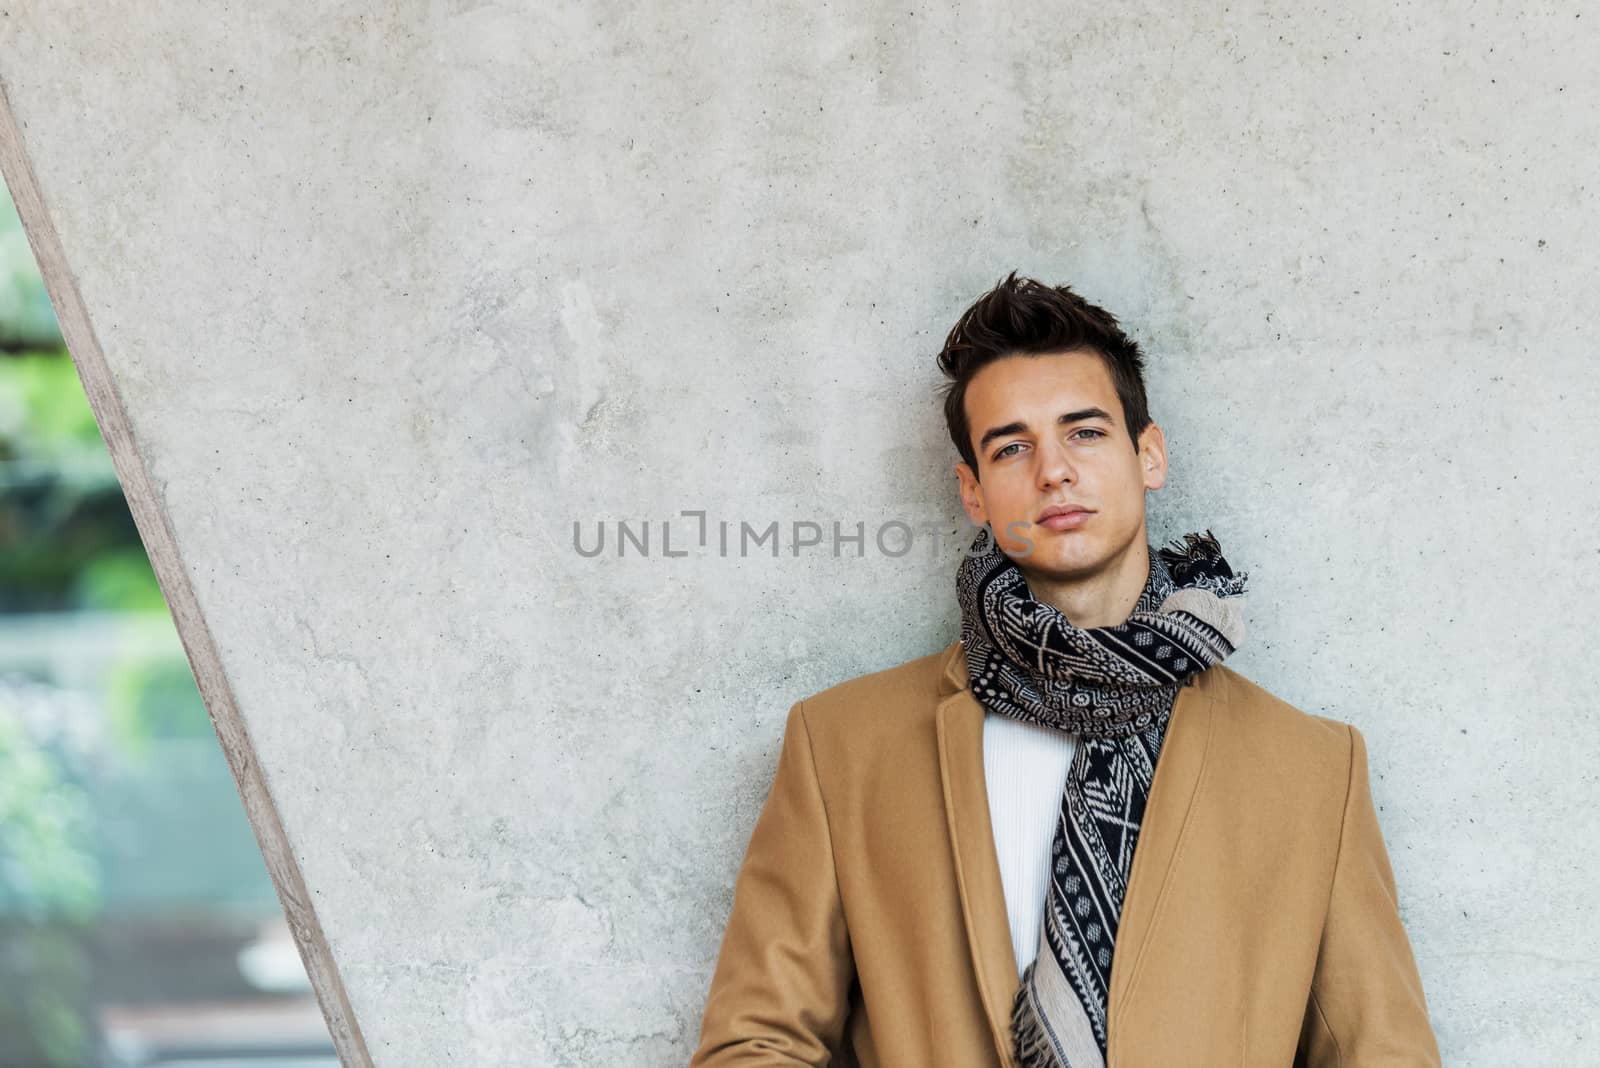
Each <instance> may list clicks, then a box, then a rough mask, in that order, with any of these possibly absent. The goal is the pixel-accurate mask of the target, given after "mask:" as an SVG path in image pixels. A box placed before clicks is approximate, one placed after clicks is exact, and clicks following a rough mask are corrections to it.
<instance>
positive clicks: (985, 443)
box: [978, 408, 1113, 452]
mask: <svg viewBox="0 0 1600 1068" xmlns="http://www.w3.org/2000/svg"><path fill="white" fill-rule="evenodd" d="M1085 419H1104V420H1105V421H1106V422H1108V423H1110V422H1113V420H1112V418H1111V413H1110V412H1108V411H1106V410H1105V409H1104V408H1079V409H1078V410H1077V411H1074V412H1062V413H1061V415H1060V416H1058V417H1057V419H1056V425H1057V426H1066V425H1067V424H1068V423H1081V422H1083V421H1084V420H1085ZM1027 429H1028V424H1027V423H1024V422H1022V421H1021V420H1018V421H1016V422H1014V423H1007V424H1006V425H1005V426H997V427H991V428H990V429H988V430H985V431H984V432H983V438H982V440H980V441H979V442H978V451H979V452H982V451H983V450H984V449H987V448H988V447H989V442H991V441H993V440H994V439H995V438H1003V437H1007V436H1009V435H1011V434H1021V433H1022V432H1023V431H1025V430H1027Z"/></svg>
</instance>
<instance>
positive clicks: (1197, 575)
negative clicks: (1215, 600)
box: [1156, 527, 1250, 597]
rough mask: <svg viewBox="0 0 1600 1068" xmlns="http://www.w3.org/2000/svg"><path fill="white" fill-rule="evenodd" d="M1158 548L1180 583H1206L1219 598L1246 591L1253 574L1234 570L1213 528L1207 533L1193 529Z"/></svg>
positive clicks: (1233, 595) (1195, 584)
mask: <svg viewBox="0 0 1600 1068" xmlns="http://www.w3.org/2000/svg"><path fill="white" fill-rule="evenodd" d="M1156 551H1157V552H1158V553H1160V554H1161V559H1162V560H1163V561H1165V562H1166V565H1167V569H1168V570H1169V571H1170V572H1171V573H1172V578H1173V580H1174V581H1175V582H1177V584H1178V585H1180V586H1191V585H1192V586H1202V587H1204V588H1206V589H1208V590H1210V591H1211V592H1212V593H1214V594H1216V595H1217V596H1218V597H1238V596H1241V595H1242V594H1244V593H1245V592H1246V591H1245V586H1246V583H1247V581H1248V579H1249V574H1250V573H1249V572H1248V571H1241V572H1239V573H1238V574H1237V575H1235V574H1234V573H1233V568H1231V567H1229V566H1228V562H1227V561H1226V560H1224V559H1223V558H1222V546H1221V545H1219V544H1218V543H1217V539H1216V537H1215V535H1213V534H1212V533H1211V529H1210V528H1209V527H1207V528H1206V531H1205V533H1204V534H1201V533H1198V532H1193V531H1191V532H1190V533H1188V534H1185V535H1183V536H1182V537H1181V538H1175V539H1172V540H1171V544H1170V545H1166V546H1163V547H1162V548H1160V549H1157V550H1156Z"/></svg>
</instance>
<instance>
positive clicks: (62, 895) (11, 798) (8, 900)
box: [0, 688, 101, 1066]
mask: <svg viewBox="0 0 1600 1068" xmlns="http://www.w3.org/2000/svg"><path fill="white" fill-rule="evenodd" d="M18 692H19V691H18V690H17V689H16V688H11V689H4V690H0V918H3V919H0V989H3V990H7V991H13V992H16V993H17V994H18V995H19V996H17V997H7V998H3V999H0V1061H3V1062H4V1063H7V1064H18V1063H27V1064H43V1065H50V1066H55V1065H62V1066H65V1065H75V1064H82V1063H84V1062H85V1059H86V1055H87V1053H88V1051H89V1047H90V1045H91V1042H92V1036H91V1034H90V1031H89V1026H88V1015H87V1012H86V1006H87V1004H88V999H89V981H90V971H89V965H88V960H87V954H86V951H85V949H84V941H83V935H84V932H85V931H86V930H87V929H88V926H89V924H90V923H92V922H93V920H94V918H95V916H96V915H97V913H98V911H99V908H100V905H101V888H100V876H99V870H98V866H97V864H96V862H95V859H94V847H93V835H94V828H93V826H92V817H91V813H90V807H89V802H88V798H87V797H86V796H85V794H84V793H83V791H82V790H81V789H79V788H78V787H76V786H74V785H72V784H71V783H70V782H68V781H67V779H66V777H65V776H64V775H63V774H62V768H61V764H60V760H61V757H62V754H60V753H59V752H58V751H56V750H55V749H53V748H52V747H49V746H46V745H45V744H43V743H42V742H41V740H40V739H39V738H38V737H36V736H35V734H34V732H33V731H32V730H30V728H29V726H28V722H27V720H26V719H25V718H24V715H23V709H22V707H21V702H20V700H19V698H18V697H17V694H18Z"/></svg>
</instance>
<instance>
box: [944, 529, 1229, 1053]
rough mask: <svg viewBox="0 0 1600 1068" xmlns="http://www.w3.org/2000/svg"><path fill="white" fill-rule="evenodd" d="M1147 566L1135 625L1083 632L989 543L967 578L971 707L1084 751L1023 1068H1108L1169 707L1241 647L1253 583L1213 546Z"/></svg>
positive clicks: (1030, 975)
mask: <svg viewBox="0 0 1600 1068" xmlns="http://www.w3.org/2000/svg"><path fill="white" fill-rule="evenodd" d="M1149 550H1150V575H1149V578H1148V579H1147V580H1146V582H1145V586H1144V590H1143V592H1141V593H1140V595H1139V600H1138V602H1137V603H1136V604H1135V606H1134V609H1133V612H1132V614H1130V615H1129V616H1128V618H1127V620H1126V621H1124V622H1122V623H1119V624H1116V625H1115V626H1109V627H1090V628H1087V629H1082V628H1079V627H1076V626H1073V624H1072V623H1071V621H1069V620H1068V619H1067V617H1066V616H1065V615H1063V614H1062V613H1061V612H1060V611H1059V610H1058V609H1057V608H1055V607H1054V606H1052V605H1049V604H1046V603H1043V602H1041V601H1037V600H1034V599H1033V597H1032V595H1031V594H1030V593H1029V590H1028V586H1027V583H1026V581H1025V580H1024V578H1023V575H1022V572H1021V570H1020V569H1019V568H1018V567H1017V565H1016V564H1015V563H1014V562H1013V561H1012V560H1011V558H1010V557H1009V556H1007V555H1006V554H1005V553H1004V552H1002V551H1001V550H1000V548H999V547H998V545H996V544H995V541H994V538H993V536H992V533H991V532H990V531H989V529H988V528H987V527H985V528H983V529H982V530H981V531H980V532H979V534H978V538H977V540H976V541H974V542H973V544H972V549H971V551H970V552H969V553H968V555H967V556H966V557H965V558H964V559H963V560H962V562H961V567H960V569H959V570H958V572H957V576H956V592H957V598H958V600H959V601H960V604H961V644H962V646H963V648H964V650H965V653H966V657H967V674H968V678H969V681H970V684H971V687H972V693H973V696H974V697H975V698H977V700H978V701H979V703H981V704H982V705H983V706H984V707H985V708H986V709H987V710H989V711H991V712H997V713H999V714H1001V715H1006V716H1012V717H1014V718H1016V719H1020V720H1024V721H1026V722H1029V723H1035V724H1040V725H1043V726H1047V727H1054V728H1056V729H1058V730H1063V731H1068V732H1071V733H1073V734H1076V735H1078V736H1079V738H1078V745H1077V747H1076V749H1075V751H1074V753H1073V757H1072V763H1071V765H1070V767H1069V768H1068V770H1067V780H1066V787H1065V790H1064V791H1063V795H1062V801H1061V819H1060V822H1059V823H1058V825H1057V827H1056V833H1055V839H1054V841H1053V842H1052V843H1051V846H1050V861H1051V865H1050V883H1049V887H1048V889H1047V891H1046V894H1045V908H1044V922H1043V924H1042V925H1041V928H1040V932H1039V952H1038V956H1037V958H1036V959H1035V960H1034V961H1033V962H1032V963H1031V964H1029V965H1028V967H1027V969H1026V970H1025V971H1024V973H1023V976H1022V985H1021V988H1020V989H1019V990H1018V991H1017V999H1016V1002H1015V1004H1014V1005H1013V1008H1012V1018H1011V1023H1012V1036H1013V1039H1014V1041H1015V1043H1016V1053H1017V1059H1018V1062H1019V1063H1020V1064H1021V1065H1022V1068H1104V1063H1105V1052H1106V1007H1107V998H1108V995H1109V991H1110V980H1111V961H1112V955H1113V946H1114V945H1115V942H1116V935H1117V924H1118V919H1119V918H1120V916H1121V914H1122V902H1123V899H1124V897H1125V895H1126V891H1127V881H1128V876H1129V874H1130V873H1131V871H1132V867H1133V852H1134V846H1135V845H1136V843H1137V841H1138V836H1139V824H1140V821H1141V819H1142V817H1143V815H1144V807H1145V800H1146V798H1147V796H1148V795H1149V792H1150V782H1151V779H1152V778H1153V777H1154V775H1155V768H1156V760H1157V759H1158V758H1159V756H1160V753H1161V743H1162V741H1163V740H1164V739H1165V737H1166V729H1167V722H1168V720H1169V719H1170V717H1171V714H1172V705H1173V702H1174V701H1175V700H1176V699H1177V696H1178V688H1179V687H1180V686H1181V685H1183V684H1184V681H1185V680H1186V679H1187V678H1188V677H1189V676H1190V675H1193V674H1194V673H1195V672H1198V671H1202V670H1204V669H1205V668H1207V667H1209V666H1211V665H1212V664H1216V663H1219V662H1220V661H1221V660H1222V659H1223V658H1224V657H1226V656H1227V655H1228V654H1229V653H1231V652H1233V650H1234V649H1236V648H1237V647H1238V646H1239V644H1240V643H1241V642H1242V641H1243V638H1244V617H1243V613H1242V611H1241V608H1242V604H1243V595H1244V592H1245V580H1246V578H1247V577H1248V576H1247V574H1246V573H1243V572H1241V573H1240V574H1239V575H1238V576H1235V575H1234V574H1233V571H1232V569H1231V568H1230V567H1229V566H1228V563H1227V561H1225V560H1224V559H1223V558H1222V552H1221V549H1220V548H1219V546H1218V545H1217V542H1216V539H1215V538H1213V537H1212V536H1211V532H1210V531H1209V530H1208V531H1206V532H1205V534H1203V535H1202V534H1198V533H1192V534H1186V535H1184V537H1183V538H1182V539H1181V540H1180V541H1178V542H1176V543H1174V545H1173V546H1172V547H1170V548H1166V549H1160V550H1157V549H1156V548H1155V546H1153V545H1152V546H1149Z"/></svg>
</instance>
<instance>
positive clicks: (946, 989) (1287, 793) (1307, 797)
mask: <svg viewBox="0 0 1600 1068" xmlns="http://www.w3.org/2000/svg"><path fill="white" fill-rule="evenodd" d="M983 718H984V711H983V708H982V706H980V705H979V704H978V702H977V700H976V699H975V698H974V697H973V696H972V694H971V692H970V691H969V690H968V689H967V681H966V660H965V657H964V655H963V652H962V648H961V644H960V643H959V642H954V643H952V644H951V645H950V646H948V647H947V648H946V649H944V650H943V651H941V652H939V653H935V654H933V655H930V656H926V657H923V658H921V659H918V660H913V661H910V662H909V663H905V664H901V665H898V666H896V667H892V668H888V669H886V670H883V671H879V672H875V673H873V674H870V675H864V676H861V677H859V678H855V679H850V680H848V681H846V682H842V683H840V684H838V685H836V686H833V687H831V688H830V689H827V690H824V691H823V692H821V693H819V694H816V695H815V696H812V697H808V698H805V699H804V700H802V701H800V702H798V703H796V704H795V705H794V707H793V708H792V709H790V711H789V714H788V720H787V725H786V727H785V731H784V737H783V746H782V751H781V753H780V755H779V758H778V767H777V772H776V775H775V777H774V780H773V783H772V788H771V791H770V793H769V794H768V797H767V799H766V803H765V805H764V807H763V808H762V811H761V814H760V816H759V817H758V819H757V821H756V825H755V830H754V832H753V833H752V834H751V837H750V844H749V847H748V849H747V851H746V853H745V856H744V860H743V863H742V865H741V867H740V869H739V874H738V878H737V880H736V882H735V884H734V894H733V909H732V914H731V916H730V917H729V920H728V926H727V931H726V934H725V935H724V937H723V941H722V947H721V953H720V955H719V957H718V960H717V964H716V969H715V972H714V974H713V976H712V980H711V987H710V992H709V996H708V997H707V1000H706V1005H705V1012H704V1018H703V1020H702V1023H701V1030H700V1036H699V1043H698V1046H697V1047H696V1049H695V1050H694V1052H693V1054H692V1056H691V1059H690V1062H689V1063H690V1068H733V1066H735V1065H739V1066H752V1068H753V1066H757V1065H773V1066H777V1065H801V1064H805V1065H833V1066H835V1068H837V1066H841V1065H855V1064H859V1065H860V1066H861V1068H944V1066H948V1068H991V1066H1006V1068H1014V1066H1015V1060H1014V1058H1013V1057H1012V1053H1011V1040H1010V1013H1011V1005H1012V1000H1013V998H1014V996H1015V994H1016V992H1017V989H1018V985H1019V983H1018V978H1017V962H1016V957H1015V954H1014V953H1013V951H1012V948H1011V936H1010V930H1009V927H1008V926H1007V920H1006V905H1005V896H1004V891H1003V889H1002V887H1001V882H1000V869H999V862H998V860H997V859H996V856H995V849H994V838H993V833H992V829H991V824H990V817H989V806H988V794H987V791H986V788H985V785H984V770H983ZM1167 731H1168V733H1167V736H1166V739H1165V740H1164V742H1163V744H1162V749H1161V754H1160V759H1159V761H1157V764H1156V774H1155V778H1154V780H1153V782H1152V784H1151V788H1150V795H1149V798H1148V801H1147V802H1146V809H1145V815H1144V822H1143V824H1142V827H1141V830H1140V834H1139V840H1138V843H1137V845H1136V847H1135V849H1134V857H1133V870H1132V873H1131V874H1130V877H1129V882H1128V891H1127V899H1126V901H1125V902H1124V903H1123V909H1122V916H1121V920H1120V922H1119V928H1118V931H1117V938H1116V949H1115V956H1114V957H1113V958H1112V969H1111V986H1110V1000H1109V1005H1108V1010H1109V1021H1108V1035H1109V1043H1108V1049H1107V1068H1179V1066H1181V1068H1202V1066H1211V1065H1216V1066H1222V1065H1228V1066H1230V1068H1237V1066H1250V1068H1257V1066H1259V1068H1291V1066H1301V1065H1304V1066H1314V1068H1322V1066H1326V1068H1367V1066H1376V1065H1384V1066H1395V1068H1399V1066H1412V1065H1418V1066H1420V1065H1433V1066H1437V1065H1438V1064H1439V1052H1438V1048H1437V1046H1436V1045H1435V1042H1434V1035H1433V1032H1432V1030H1431V1027H1430V1024H1429V1020H1428V1009H1427V1005H1426V1002H1425V1000H1424V998H1423V991H1422V982H1421V980H1420V978H1419V976H1418V972H1417V967H1416V963H1415V961H1414V959H1413V956H1412V952H1411V947H1410V944H1409V943H1408V941H1407V938H1406V933H1405V930H1404V928H1403V927H1402V926H1401V922H1400V916H1399V906H1398V900H1397V897H1396V892H1395V882H1394V875H1393V873H1392V871H1391V869H1390V866H1389V858H1388V854H1387V852H1386V850H1385V847H1384V842H1383V838H1382V835H1381V833H1380V831H1379V827H1378V820H1377V814H1376V812H1375V811H1374V808H1373V803H1372V796H1371V792H1370V789H1369V786H1368V778H1367V774H1368V773H1367V752H1366V746H1365V743H1364V741H1363V739H1362V736H1361V732H1360V731H1358V730H1357V729H1356V728H1354V727H1352V726H1350V725H1348V724H1345V723H1341V722H1338V721H1336V720H1332V719H1327V718H1325V717H1322V716H1316V715H1311V714H1308V713H1305V712H1302V711H1299V710H1298V709H1296V708H1294V707H1293V706H1291V705H1289V704H1287V703H1285V702H1284V701H1283V700H1281V699H1279V698H1277V697H1275V696H1273V695H1272V694H1271V693H1268V692H1267V691H1266V690H1264V689H1262V688H1261V687H1259V686H1257V685H1256V684H1255V683H1252V682H1251V681H1249V680H1248V679H1246V678H1245V677H1244V676H1242V675H1240V674H1238V673H1237V672H1235V671H1233V670H1232V669H1230V668H1228V667H1227V666H1226V665H1224V664H1218V665H1214V666H1212V667H1210V668H1207V669H1206V670H1205V671H1202V672H1200V673H1198V674H1196V675H1193V676H1191V677H1190V678H1189V680H1188V683H1187V684H1186V685H1185V686H1183V687H1182V688H1181V689H1180V690H1179V693H1178V699H1177V702H1176V704H1175V705H1174V706H1173V711H1172V718H1171V721H1170V723H1169V725H1168V728H1167Z"/></svg>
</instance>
